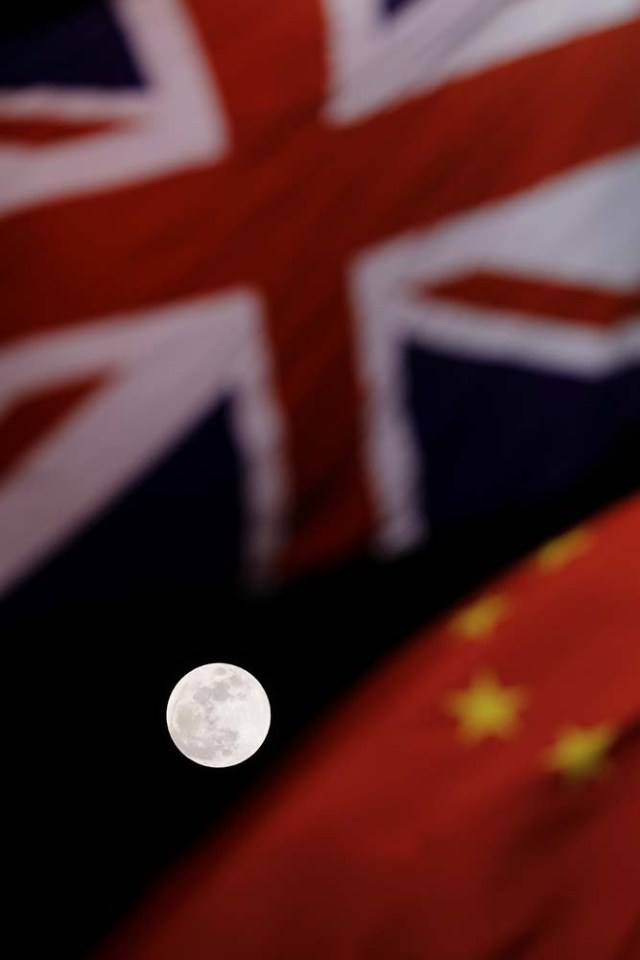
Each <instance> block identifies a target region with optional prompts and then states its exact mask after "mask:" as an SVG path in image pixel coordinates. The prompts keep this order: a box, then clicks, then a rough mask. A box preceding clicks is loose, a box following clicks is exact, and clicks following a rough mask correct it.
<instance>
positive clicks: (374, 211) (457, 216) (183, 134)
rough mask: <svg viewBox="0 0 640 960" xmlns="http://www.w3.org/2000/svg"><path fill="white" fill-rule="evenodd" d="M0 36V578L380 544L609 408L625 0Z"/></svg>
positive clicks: (542, 471) (555, 458) (425, 531)
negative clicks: (0, 473) (0, 479)
mask: <svg viewBox="0 0 640 960" xmlns="http://www.w3.org/2000/svg"><path fill="white" fill-rule="evenodd" d="M3 45H4V51H3V56H2V58H1V60H0V83H1V86H2V92H1V96H0V137H1V143H0V211H1V213H2V216H3V222H2V227H1V233H0V256H1V262H2V276H1V278H0V302H2V306H3V354H2V359H1V361H0V382H1V390H2V401H3V406H4V429H3V437H4V439H3V441H2V452H3V460H4V466H5V469H4V485H3V487H2V491H1V494H0V525H1V527H2V545H3V546H2V565H1V568H0V577H1V581H2V586H3V588H4V589H5V590H12V589H14V588H15V587H16V586H17V585H18V584H20V583H24V582H25V581H27V580H28V578H30V577H33V576H38V577H41V578H42V577H46V576H48V575H53V573H55V572H56V571H57V572H58V576H59V577H62V579H64V578H65V577H66V578H67V579H68V580H69V582H73V583H74V584H75V586H74V589H77V584H78V582H79V580H78V578H79V577H80V579H82V578H83V577H84V578H85V581H86V580H87V578H89V579H91V578H92V579H93V580H96V579H99V578H101V577H102V578H104V576H105V574H106V575H107V576H108V580H109V585H110V589H116V587H117V583H118V581H119V580H127V578H128V579H129V580H135V579H140V578H142V579H145V578H147V579H155V580H156V581H160V582H165V583H175V582H176V581H179V580H186V579H188V578H189V577H193V576H197V577H198V578H200V579H202V578H203V577H204V578H210V579H211V581H212V582H213V581H214V580H216V579H218V580H224V579H228V578H234V577H236V576H237V575H238V574H239V573H240V571H242V570H244V571H245V572H246V573H247V575H248V576H249V577H251V578H256V579H258V580H259V579H264V578H269V577H271V576H274V575H277V574H282V573H285V574H292V573H299V572H300V571H304V570H307V569H309V568H310V567H317V566H318V565H322V564H325V563H327V562H330V561H332V560H335V559H336V558H338V557H343V556H346V555H348V554H350V553H353V552H354V551H357V550H361V549H363V548H366V547H368V546H371V545H374V546H375V547H376V548H377V549H380V550H382V551H384V552H386V553H394V552H397V551H402V550H405V549H407V548H408V547H410V546H412V545H414V544H416V543H418V542H420V541H421V540H422V539H423V538H424V537H427V536H429V534H430V532H432V531H434V530H435V531H443V532H444V533H445V534H446V532H447V531H448V530H449V529H452V528H454V527H455V526H456V525H459V524H461V523H464V522H465V520H466V519H468V518H477V517H491V516H492V514H493V513H495V512H497V511H499V510H500V509H501V507H502V506H504V505H505V504H518V503H521V502H544V500H545V498H548V497H553V496H554V495H555V494H556V493H558V492H559V491H560V492H561V491H564V490H567V489H570V488H571V485H572V484H573V483H574V482H575V481H576V479H577V478H579V477H580V476H582V475H584V474H585V473H588V471H589V470H591V469H592V468H593V467H594V466H595V465H597V463H598V462H599V461H600V460H601V459H602V458H603V457H604V456H606V454H607V451H608V450H610V449H611V448H612V446H613V445H614V444H615V443H616V442H617V440H618V439H619V438H620V437H621V436H624V435H627V434H628V433H629V432H630V431H631V429H632V428H633V427H634V426H637V423H638V420H639V419H640V399H639V396H638V377H637V362H638V359H639V357H640V325H639V324H638V310H639V298H638V282H639V279H640V102H639V100H638V89H637V69H638V62H639V56H640V4H639V3H638V0H518V2H513V0H411V2H410V0H404V2H403V0H287V2H286V3H278V4H265V3H262V2H260V0H238V2H236V3H233V4H228V3H216V2H213V3H212V2H210V0H113V2H110V3H95V2H94V3H86V4H84V5H82V6H79V7H78V9H76V10H74V11H70V12H68V13H67V14H66V15H64V16H60V17H59V18H58V19H57V20H55V21H50V22H47V23H46V24H43V25H41V26H40V27H37V26H31V27H30V29H29V30H25V31H21V32H20V31H16V32H15V33H14V34H13V35H12V36H11V37H9V38H8V39H6V40H5V41H4V44H3ZM634 365H635V369H634ZM61 571H62V572H61ZM52 572H53V573H52Z"/></svg>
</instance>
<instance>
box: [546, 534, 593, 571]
mask: <svg viewBox="0 0 640 960" xmlns="http://www.w3.org/2000/svg"><path fill="white" fill-rule="evenodd" d="M592 539H593V538H592V536H591V534H590V533H589V531H588V530H586V529H585V527H576V529H575V530H570V531H569V533H565V534H563V535H562V536H561V537H556V538H555V539H554V540H550V541H549V542H548V543H545V545H544V546H543V547H540V549H539V550H538V552H537V553H536V555H535V558H536V561H537V564H538V566H539V567H540V568H541V569H542V570H545V571H547V572H551V571H552V570H559V569H560V568H561V567H564V566H566V565H567V564H568V563H570V562H571V560H574V559H575V558H576V557H579V556H580V555H581V554H583V553H586V551H587V550H588V549H589V547H590V546H591V543H592Z"/></svg>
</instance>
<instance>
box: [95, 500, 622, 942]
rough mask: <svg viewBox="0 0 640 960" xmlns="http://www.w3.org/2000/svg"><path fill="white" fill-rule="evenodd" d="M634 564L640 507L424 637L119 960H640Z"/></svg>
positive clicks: (215, 846)
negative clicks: (639, 959) (521, 959)
mask: <svg viewBox="0 0 640 960" xmlns="http://www.w3.org/2000/svg"><path fill="white" fill-rule="evenodd" d="M639 548H640V499H636V500H635V501H631V502H628V503H626V504H624V505H623V506H622V507H618V508H617V509H615V510H614V511H613V512H611V513H609V514H608V515H606V516H604V517H603V518H600V519H598V520H596V521H595V522H591V523H587V524H586V525H584V526H583V527H580V528H578V529H574V530H571V531H569V532H568V533H567V534H566V535H564V536H561V537H559V538H558V539H557V540H555V541H553V542H551V543H548V544H546V545H545V546H544V547H543V548H542V549H540V550H538V552H537V553H536V554H535V555H533V556H532V557H530V558H529V559H528V560H527V561H526V562H524V563H523V564H522V565H520V566H519V567H518V568H517V569H516V570H515V571H514V572H512V573H511V574H509V575H507V576H506V577H504V578H503V579H501V580H499V581H498V582H497V583H494V584H491V585H490V586H488V587H487V588H486V589H485V590H483V591H482V592H480V593H478V594H477V595H476V596H474V597H472V598H470V599H469V600H468V601H467V602H466V603H465V604H464V605H463V606H461V607H460V608H459V609H458V610H456V611H454V612H453V613H451V614H449V615H448V616H447V617H446V618H445V619H443V620H442V621H441V622H440V623H439V624H438V625H436V627H435V629H429V630H427V631H426V632H425V633H423V634H422V635H420V636H418V637H417V638H416V640H415V641H414V642H413V643H411V644H410V645H409V646H408V647H407V648H405V649H404V650H403V651H402V652H401V653H400V654H399V655H398V654H397V655H395V656H394V658H393V659H391V660H390V661H389V662H387V663H386V664H383V666H382V668H381V669H380V670H379V672H377V673H376V675H374V676H372V677H371V678H370V679H369V680H368V681H367V682H366V683H365V684H364V685H363V686H362V687H361V688H360V690H359V691H357V692H356V693H355V694H354V695H353V696H352V697H351V699H350V700H349V701H348V702H346V703H344V704H343V705H342V706H341V707H340V708H339V709H338V710H337V711H336V712H335V713H334V714H333V715H332V716H331V718H330V719H329V721H328V722H326V723H325V724H324V725H323V727H322V728H321V729H317V730H316V731H315V733H314V736H313V738H312V739H311V740H307V741H306V742H304V743H303V744H302V745H300V746H299V747H298V750H297V754H296V756H295V757H294V758H292V759H291V760H290V762H289V764H288V766H287V767H285V768H282V769H281V770H280V772H279V774H278V777H277V778H276V780H275V781H274V782H273V783H272V784H271V786H270V788H269V789H268V790H267V791H266V793H263V794H262V795H261V796H260V797H259V798H258V799H257V800H254V802H253V805H252V806H251V807H250V808H245V809H244V810H243V811H242V813H240V814H238V815H237V816H236V817H235V819H234V821H233V823H231V824H229V825H228V827H227V830H226V831H224V833H223V835H221V836H218V837H215V838H214V839H213V840H212V841H211V842H210V844H209V846H208V847H207V848H205V849H203V850H201V851H200V853H199V854H198V857H197V859H196V860H195V861H193V862H191V863H190V864H188V865H187V866H186V867H184V868H183V869H182V871H181V872H179V874H177V875H174V876H172V877H169V878H168V880H167V882H166V884H165V886H164V888H163V889H161V890H159V891H158V892H157V893H156V895H155V896H154V897H153V898H152V899H151V901H150V902H149V904H148V905H147V906H146V908H145V909H144V910H143V911H142V912H141V914H140V915H139V916H138V917H137V918H136V919H135V920H134V922H133V923H131V924H130V925H129V927H128V929H126V930H125V931H124V932H121V933H120V934H119V935H118V936H117V937H116V939H115V940H114V941H113V942H112V943H111V944H110V945H109V946H108V948H107V951H106V954H107V955H108V956H109V957H111V958H115V957H117V958H118V960H211V958H218V957H219V958H224V960H249V958H251V960H256V958H261V960H329V958H331V960H365V958H366V960H377V958H380V960H418V958H420V960H425V958H437V960H506V958H512V957H513V958H526V960H609V958H611V960H637V958H639V957H640V557H639ZM426 589H428V584H425V590H426ZM345 642H348V638H345Z"/></svg>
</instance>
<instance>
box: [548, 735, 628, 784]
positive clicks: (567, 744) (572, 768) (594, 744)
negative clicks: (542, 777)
mask: <svg viewBox="0 0 640 960" xmlns="http://www.w3.org/2000/svg"><path fill="white" fill-rule="evenodd" d="M614 738H615V734H614V731H613V728H612V727H611V726H610V725H609V724H606V723H601V724H599V725H598V726H595V727H582V728H580V727H567V728H566V729H565V730H563V731H562V732H561V733H560V734H559V736H558V738H557V739H556V742H555V743H554V745H553V746H552V747H551V749H550V750H549V751H548V752H547V755H546V757H547V766H548V767H549V768H550V769H551V770H557V771H558V772H559V773H562V774H563V775H564V776H565V777H566V779H567V780H572V781H582V780H591V779H593V778H594V777H598V776H599V775H600V774H601V773H602V772H603V771H604V769H605V767H606V764H607V752H608V750H609V748H610V747H611V744H612V743H613V741H614Z"/></svg>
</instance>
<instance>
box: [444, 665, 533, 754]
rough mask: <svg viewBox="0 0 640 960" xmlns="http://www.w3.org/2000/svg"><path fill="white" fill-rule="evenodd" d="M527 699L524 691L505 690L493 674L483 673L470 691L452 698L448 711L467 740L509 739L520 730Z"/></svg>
mask: <svg viewBox="0 0 640 960" xmlns="http://www.w3.org/2000/svg"><path fill="white" fill-rule="evenodd" d="M525 699H526V698H525V694H524V691H523V690H522V689H521V688H520V687H503V686H502V685H501V684H500V682H499V680H497V678H496V677H495V676H494V675H493V674H492V673H480V674H478V675H477V676H476V677H475V678H474V680H473V682H472V683H471V686H469V687H468V688H467V689H466V690H459V691H457V692H456V693H454V694H452V695H451V696H450V697H449V698H448V701H447V711H448V713H451V714H453V716H454V717H456V718H457V719H458V721H459V726H458V735H459V736H460V737H461V739H463V740H466V741H470V742H475V741H477V740H482V739H484V738H485V737H490V736H495V737H505V738H506V737H510V736H512V735H513V734H514V733H515V732H516V730H517V728H518V724H519V716H518V714H519V712H520V710H522V707H523V706H524V702H525Z"/></svg>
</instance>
